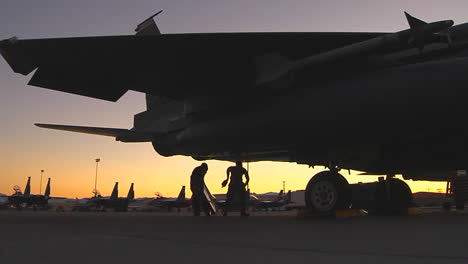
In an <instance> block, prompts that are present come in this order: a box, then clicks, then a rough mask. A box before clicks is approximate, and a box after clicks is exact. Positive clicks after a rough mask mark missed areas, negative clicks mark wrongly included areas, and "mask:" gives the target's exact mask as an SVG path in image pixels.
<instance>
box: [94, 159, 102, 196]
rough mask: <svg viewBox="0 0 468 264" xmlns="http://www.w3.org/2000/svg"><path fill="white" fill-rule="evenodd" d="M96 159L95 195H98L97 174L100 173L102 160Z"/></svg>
mask: <svg viewBox="0 0 468 264" xmlns="http://www.w3.org/2000/svg"><path fill="white" fill-rule="evenodd" d="M95 161H96V176H95V177H94V196H97V175H98V164H99V162H100V161H101V159H100V158H97V159H95Z"/></svg>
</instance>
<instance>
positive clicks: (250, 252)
mask: <svg viewBox="0 0 468 264" xmlns="http://www.w3.org/2000/svg"><path fill="white" fill-rule="evenodd" d="M0 238H1V247H0V260H1V262H2V263H81V264H82V263H113V264H114V263H127V264H128V263H194V262H196V263H254V262H259V263H285V262H286V261H287V262H289V263H304V262H305V261H307V262H311V263H379V264H382V263H468V215H465V214H458V213H454V212H452V213H435V214H434V213H431V214H422V215H417V216H357V217H353V218H351V219H334V218H315V217H297V214H296V212H294V211H292V212H267V213H265V212H263V213H254V214H252V215H251V216H250V217H239V216H238V213H233V214H232V216H228V217H222V216H212V217H203V216H202V217H192V216H190V215H189V214H188V213H186V212H183V213H111V212H106V213H77V212H65V213H57V212H31V211H22V212H16V211H2V212H0Z"/></svg>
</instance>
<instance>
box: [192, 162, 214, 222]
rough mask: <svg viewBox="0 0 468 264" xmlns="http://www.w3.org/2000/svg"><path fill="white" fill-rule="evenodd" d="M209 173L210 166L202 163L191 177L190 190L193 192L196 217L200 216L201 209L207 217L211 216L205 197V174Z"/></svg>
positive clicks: (193, 207) (193, 208)
mask: <svg viewBox="0 0 468 264" xmlns="http://www.w3.org/2000/svg"><path fill="white" fill-rule="evenodd" d="M207 171H208V165H207V164H206V163H204V162H203V163H202V164H201V165H200V166H198V167H196V168H195V169H193V171H192V175H191V176H190V190H191V191H192V210H193V215H194V216H199V215H200V207H202V208H203V212H205V215H206V216H210V210H209V208H208V205H207V201H206V199H205V195H204V189H205V180H204V179H205V174H206V172H207Z"/></svg>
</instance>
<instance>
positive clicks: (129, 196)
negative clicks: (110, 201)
mask: <svg viewBox="0 0 468 264" xmlns="http://www.w3.org/2000/svg"><path fill="white" fill-rule="evenodd" d="M133 199H135V191H134V190H133V182H132V184H131V185H130V189H129V190H128V194H127V200H133Z"/></svg>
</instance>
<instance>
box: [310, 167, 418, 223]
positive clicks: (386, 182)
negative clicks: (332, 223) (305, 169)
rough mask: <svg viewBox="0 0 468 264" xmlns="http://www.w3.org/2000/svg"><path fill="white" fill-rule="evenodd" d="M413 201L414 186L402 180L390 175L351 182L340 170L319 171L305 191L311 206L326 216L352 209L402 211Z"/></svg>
mask: <svg viewBox="0 0 468 264" xmlns="http://www.w3.org/2000/svg"><path fill="white" fill-rule="evenodd" d="M412 201H413V196H412V193H411V189H410V188H409V186H408V185H407V184H406V183H405V182H404V181H402V180H399V179H396V178H393V177H387V179H383V178H381V179H379V181H378V182H370V183H357V184H349V183H348V181H347V180H346V179H345V178H344V177H343V176H342V175H341V174H339V173H338V171H337V170H329V171H322V172H319V173H317V174H316V175H314V176H313V177H312V178H311V179H310V181H309V183H308V184H307V187H306V190H305V203H306V206H307V208H308V209H309V210H310V211H312V212H314V213H318V214H323V215H328V214H333V213H334V212H335V211H336V210H343V209H348V208H353V209H365V210H368V211H370V212H374V213H394V212H402V211H403V210H406V209H407V208H408V207H409V206H410V205H411V202H412Z"/></svg>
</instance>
